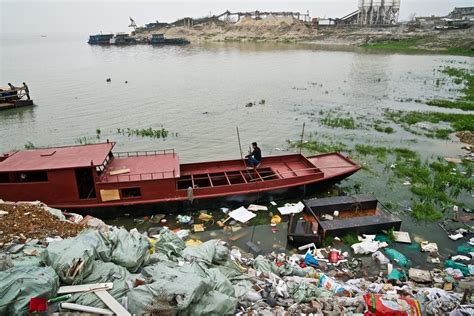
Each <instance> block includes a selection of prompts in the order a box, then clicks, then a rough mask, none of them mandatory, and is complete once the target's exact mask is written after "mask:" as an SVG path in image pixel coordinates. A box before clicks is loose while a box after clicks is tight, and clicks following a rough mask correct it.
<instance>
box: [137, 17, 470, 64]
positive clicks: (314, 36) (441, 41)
mask: <svg viewBox="0 0 474 316" xmlns="http://www.w3.org/2000/svg"><path fill="white" fill-rule="evenodd" d="M152 33H163V34H164V35H165V36H166V37H185V38H187V39H189V40H190V41H191V42H194V43H196V42H197V43H201V42H280V43H302V42H303V43H311V44H317V45H319V46H324V45H331V46H334V45H338V46H351V47H362V48H366V49H369V50H375V51H385V52H389V51H392V52H398V53H417V52H419V53H436V54H447V55H459V56H474V49H473V48H474V29H473V28H471V29H464V30H448V31H438V30H434V29H431V28H428V29H427V28H414V27H410V26H408V25H400V26H389V27H362V26H317V27H315V28H312V27H309V26H308V25H307V24H304V23H302V22H301V21H298V20H292V21H291V23H289V24H287V23H285V22H279V23H278V24H268V23H267V24H265V23H259V21H254V20H251V21H244V22H242V23H240V24H239V23H235V24H225V25H218V24H216V23H208V24H204V25H199V26H195V27H192V28H189V27H182V26H175V27H167V28H162V29H158V30H153V31H143V32H139V33H137V34H136V36H137V37H138V38H143V37H149V36H151V34H152Z"/></svg>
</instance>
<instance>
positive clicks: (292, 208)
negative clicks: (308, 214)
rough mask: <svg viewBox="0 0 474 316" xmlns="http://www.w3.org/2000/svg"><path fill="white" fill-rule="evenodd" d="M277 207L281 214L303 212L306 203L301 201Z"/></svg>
mask: <svg viewBox="0 0 474 316" xmlns="http://www.w3.org/2000/svg"><path fill="white" fill-rule="evenodd" d="M277 209H278V211H279V212H280V214H281V215H289V214H296V213H301V212H303V210H304V204H303V203H301V201H300V202H298V203H296V204H286V205H285V206H282V207H278V208H277Z"/></svg>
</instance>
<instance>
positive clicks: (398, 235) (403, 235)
mask: <svg viewBox="0 0 474 316" xmlns="http://www.w3.org/2000/svg"><path fill="white" fill-rule="evenodd" d="M393 236H394V238H395V239H394V240H395V241H396V242H400V243H404V244H411V238H410V234H409V233H407V232H393Z"/></svg>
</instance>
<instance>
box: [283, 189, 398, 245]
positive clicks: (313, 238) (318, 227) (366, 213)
mask: <svg viewBox="0 0 474 316" xmlns="http://www.w3.org/2000/svg"><path fill="white" fill-rule="evenodd" d="M378 204H379V202H378V200H377V199H376V198H375V196H373V195H371V194H360V195H354V196H338V197H330V198H322V199H310V200H304V205H305V208H304V209H303V212H302V213H300V214H292V215H291V217H290V221H289V222H288V240H289V241H290V242H291V243H293V244H295V245H303V244H310V243H314V244H315V245H317V246H320V245H321V244H322V243H323V241H324V239H325V238H327V237H329V236H330V237H343V236H344V235H345V234H348V233H356V234H359V235H361V234H375V233H379V232H381V231H382V230H388V229H391V228H393V229H395V230H399V229H400V226H401V224H402V221H401V220H400V219H399V218H397V217H395V216H393V215H391V214H388V213H387V212H385V211H384V210H383V209H382V208H380V207H378Z"/></svg>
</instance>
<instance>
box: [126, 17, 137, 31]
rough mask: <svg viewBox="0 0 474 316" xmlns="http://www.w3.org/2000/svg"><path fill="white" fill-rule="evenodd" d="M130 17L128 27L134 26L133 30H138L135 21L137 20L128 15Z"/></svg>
mask: <svg viewBox="0 0 474 316" xmlns="http://www.w3.org/2000/svg"><path fill="white" fill-rule="evenodd" d="M128 18H129V19H130V25H129V26H128V27H133V30H134V31H136V29H137V23H135V20H134V19H132V17H131V16H129V17H128Z"/></svg>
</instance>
